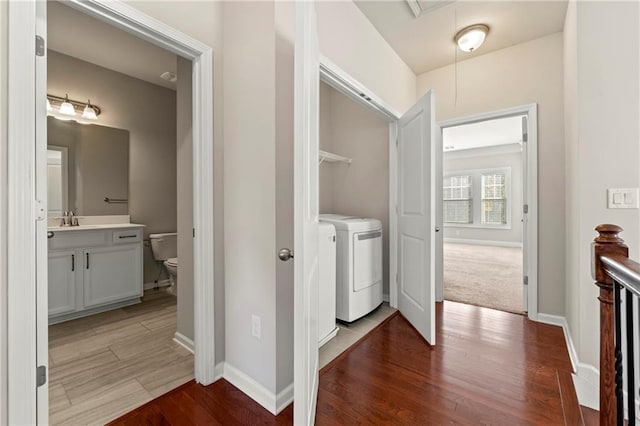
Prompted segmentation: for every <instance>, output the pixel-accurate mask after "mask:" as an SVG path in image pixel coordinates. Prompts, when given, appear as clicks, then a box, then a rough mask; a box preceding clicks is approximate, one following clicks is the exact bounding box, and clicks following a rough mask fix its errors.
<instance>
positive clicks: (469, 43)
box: [454, 24, 489, 52]
mask: <svg viewBox="0 0 640 426" xmlns="http://www.w3.org/2000/svg"><path fill="white" fill-rule="evenodd" d="M488 33H489V26H488V25H485V24H476V25H471V26H469V27H466V28H463V29H461V30H460V31H458V33H457V34H456V36H455V37H454V41H455V42H456V44H457V45H458V47H459V48H460V50H462V51H463V52H473V51H475V50H476V49H477V48H478V47H480V46H482V43H484V40H485V38H486V37H487V34H488Z"/></svg>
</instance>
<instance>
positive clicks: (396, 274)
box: [396, 273, 398, 284]
mask: <svg viewBox="0 0 640 426" xmlns="http://www.w3.org/2000/svg"><path fill="white" fill-rule="evenodd" d="M396 284H398V274H397V273H396Z"/></svg>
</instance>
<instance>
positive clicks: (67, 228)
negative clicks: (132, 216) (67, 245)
mask: <svg viewBox="0 0 640 426" xmlns="http://www.w3.org/2000/svg"><path fill="white" fill-rule="evenodd" d="M145 226H146V225H140V224H138V223H104V224H100V225H79V226H50V227H48V228H47V230H48V231H55V232H68V231H89V230H104V229H128V228H144V227H145Z"/></svg>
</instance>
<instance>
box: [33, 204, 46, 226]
mask: <svg viewBox="0 0 640 426" xmlns="http://www.w3.org/2000/svg"><path fill="white" fill-rule="evenodd" d="M35 207H36V221H38V222H39V221H41V220H44V217H45V214H44V207H43V206H42V201H40V200H36V206H35Z"/></svg>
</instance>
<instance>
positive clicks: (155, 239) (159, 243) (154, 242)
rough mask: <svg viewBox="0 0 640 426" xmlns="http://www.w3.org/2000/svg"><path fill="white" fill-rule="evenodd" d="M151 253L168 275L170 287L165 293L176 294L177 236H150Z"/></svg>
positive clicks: (170, 233) (168, 234) (168, 233)
mask: <svg viewBox="0 0 640 426" xmlns="http://www.w3.org/2000/svg"><path fill="white" fill-rule="evenodd" d="M149 240H150V241H151V252H152V253H153V258H154V259H155V260H156V262H162V264H163V266H164V267H165V269H166V270H167V272H168V273H169V281H170V283H171V285H170V286H169V288H167V292H168V293H171V294H174V295H175V294H176V288H177V287H176V286H177V285H178V234H177V233H175V232H167V233H163V234H150V235H149Z"/></svg>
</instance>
